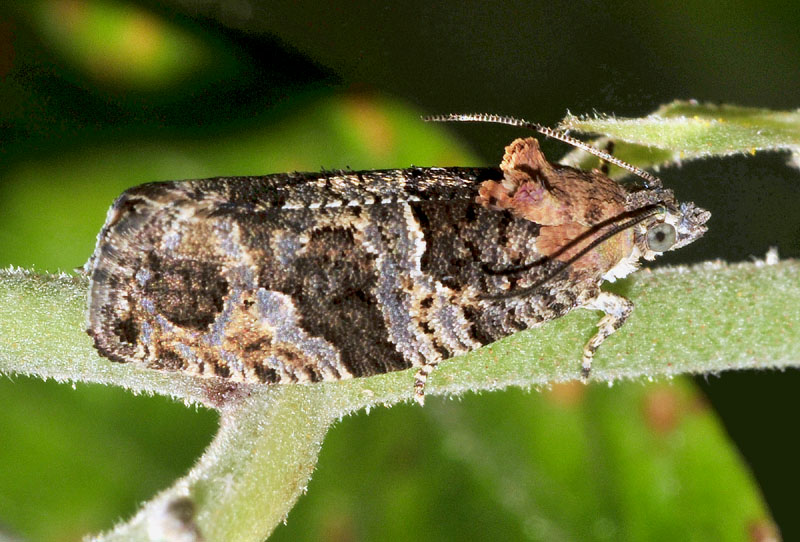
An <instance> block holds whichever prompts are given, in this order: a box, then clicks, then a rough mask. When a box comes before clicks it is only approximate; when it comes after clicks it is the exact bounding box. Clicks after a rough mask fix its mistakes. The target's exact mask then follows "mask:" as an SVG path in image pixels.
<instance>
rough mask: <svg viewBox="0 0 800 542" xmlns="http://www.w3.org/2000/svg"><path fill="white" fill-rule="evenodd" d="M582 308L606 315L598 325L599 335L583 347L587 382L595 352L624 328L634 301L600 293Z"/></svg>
mask: <svg viewBox="0 0 800 542" xmlns="http://www.w3.org/2000/svg"><path fill="white" fill-rule="evenodd" d="M582 308H584V309H590V310H599V311H603V312H604V313H606V315H605V316H603V317H602V318H601V319H600V321H599V322H598V323H597V333H596V334H595V335H594V337H592V338H591V339H589V342H588V343H586V346H584V347H583V359H582V360H581V377H583V379H584V380H585V379H587V378H588V377H589V373H591V372H592V358H594V353H595V351H596V350H597V348H598V347H599V346H600V345H601V344H602V343H603V341H605V340H606V338H607V337H608V336H609V335H611V334H612V333H614V332H615V331H616V330H618V329H619V328H620V327H622V324H624V323H625V320H627V319H628V316H630V314H631V311H633V301H631V300H630V299H627V298H625V297H622V296H621V295H617V294H612V293H611V292H600V293H599V294H597V296H595V297H594V298H592V299H590V300H589V301H588V303H586V304H585V305H583V307H582Z"/></svg>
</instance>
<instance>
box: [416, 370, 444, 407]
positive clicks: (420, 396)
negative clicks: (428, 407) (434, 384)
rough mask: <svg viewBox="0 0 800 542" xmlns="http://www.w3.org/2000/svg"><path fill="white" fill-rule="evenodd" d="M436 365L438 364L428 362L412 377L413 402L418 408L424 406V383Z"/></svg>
mask: <svg viewBox="0 0 800 542" xmlns="http://www.w3.org/2000/svg"><path fill="white" fill-rule="evenodd" d="M436 365H438V362H436V361H429V362H428V363H426V364H425V365H423V366H422V367H420V368H419V370H418V371H417V373H416V374H415V375H414V400H415V401H416V402H417V403H419V406H424V405H425V383H426V382H427V381H428V375H430V374H431V373H432V372H433V370H434V369H435V368H436Z"/></svg>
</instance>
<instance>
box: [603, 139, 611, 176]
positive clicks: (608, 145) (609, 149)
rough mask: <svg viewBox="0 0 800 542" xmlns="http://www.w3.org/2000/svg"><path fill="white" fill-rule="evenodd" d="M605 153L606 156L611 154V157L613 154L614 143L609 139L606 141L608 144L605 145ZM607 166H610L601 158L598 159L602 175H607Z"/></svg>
mask: <svg viewBox="0 0 800 542" xmlns="http://www.w3.org/2000/svg"><path fill="white" fill-rule="evenodd" d="M605 151H606V152H607V153H608V154H611V155H613V154H614V141H612V140H611V139H609V140H608V143H606V148H605ZM609 166H610V164H609V163H608V162H606V161H605V160H603V159H602V158H601V159H600V171H602V172H603V175H608V168H609Z"/></svg>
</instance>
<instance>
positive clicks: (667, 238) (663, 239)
mask: <svg viewBox="0 0 800 542" xmlns="http://www.w3.org/2000/svg"><path fill="white" fill-rule="evenodd" d="M628 203H629V205H631V204H633V205H637V206H641V205H642V204H645V203H646V204H650V205H656V206H657V209H658V212H657V213H655V214H654V215H653V216H651V217H649V218H648V219H647V220H644V221H642V222H641V223H639V224H637V225H636V228H635V237H634V238H635V244H636V248H637V249H638V251H639V253H640V254H641V255H642V257H643V258H644V259H646V260H653V259H655V257H656V256H659V255H661V254H663V253H664V252H667V251H668V250H675V249H678V248H681V247H683V246H686V245H688V244H689V243H691V242H693V241H696V240H697V239H699V238H700V237H702V236H703V234H704V233H706V231H708V228H707V227H706V225H705V224H706V222H707V221H708V219H709V218H711V213H710V212H708V211H706V210H705V209H701V208H700V207H697V206H696V205H695V204H694V203H691V202H688V203H677V202H676V201H675V198H674V196H673V195H672V191H671V190H664V189H660V188H659V189H655V190H642V191H641V192H638V193H634V194H632V195H631V196H630V197H629V202H628Z"/></svg>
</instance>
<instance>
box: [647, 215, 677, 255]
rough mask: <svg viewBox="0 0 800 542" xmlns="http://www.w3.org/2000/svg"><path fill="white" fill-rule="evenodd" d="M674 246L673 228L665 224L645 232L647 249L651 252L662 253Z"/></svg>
mask: <svg viewBox="0 0 800 542" xmlns="http://www.w3.org/2000/svg"><path fill="white" fill-rule="evenodd" d="M674 244H675V228H673V227H672V226H671V225H670V224H667V223H666V222H662V223H661V224H656V225H655V226H653V227H652V228H650V229H649V230H647V248H649V249H650V250H652V251H653V252H664V251H665V250H669V248H670V247H671V246H672V245H674Z"/></svg>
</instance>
